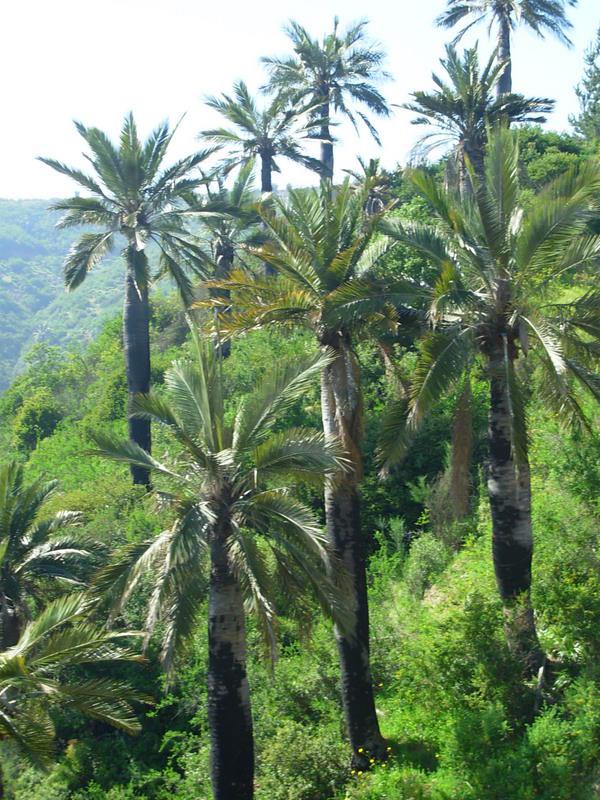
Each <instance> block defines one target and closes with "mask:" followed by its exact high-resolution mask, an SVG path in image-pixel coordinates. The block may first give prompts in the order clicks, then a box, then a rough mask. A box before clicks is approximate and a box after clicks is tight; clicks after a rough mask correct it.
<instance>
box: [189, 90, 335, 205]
mask: <svg viewBox="0 0 600 800" xmlns="http://www.w3.org/2000/svg"><path fill="white" fill-rule="evenodd" d="M207 104H208V105H209V106H210V107H211V108H213V109H215V111H218V112H219V113H220V114H221V115H222V116H223V117H224V118H225V119H226V120H227V122H228V123H229V124H231V125H233V126H234V129H233V130H231V129H228V128H213V129H211V130H206V131H202V133H201V136H202V138H203V139H206V140H207V141H209V142H211V143H212V144H214V145H216V146H217V147H219V148H220V149H225V150H226V151H227V153H228V155H227V158H226V159H225V161H224V162H223V167H224V169H225V172H229V170H231V169H233V168H234V167H236V166H240V165H242V164H245V163H246V162H248V161H253V162H254V161H255V160H256V159H260V163H261V186H260V188H261V192H263V193H264V192H272V191H273V183H272V175H273V172H280V171H281V170H280V167H279V164H278V159H279V158H287V159H289V160H290V161H293V162H294V163H296V164H302V166H304V167H307V168H308V169H311V170H314V171H316V172H319V171H320V169H321V162H320V161H318V160H317V159H315V158H311V157H310V156H307V155H306V154H305V153H304V152H303V151H302V149H301V146H300V142H301V141H302V140H303V139H310V138H311V137H313V136H314V133H315V127H316V125H317V124H318V122H316V121H315V120H314V119H311V118H310V115H309V110H308V109H303V108H298V107H296V106H294V107H290V106H289V105H288V104H287V102H286V101H285V100H284V98H283V97H282V96H279V95H278V96H277V97H275V98H274V99H273V100H272V101H271V102H270V103H269V104H268V105H267V106H266V107H265V108H263V109H259V108H258V107H257V105H256V101H255V100H254V98H253V97H252V96H251V95H250V92H249V91H248V87H247V86H246V84H245V83H244V82H243V81H240V82H239V83H236V84H235V85H234V87H233V97H232V96H231V95H227V94H223V95H222V96H221V97H209V98H208V100H207Z"/></svg>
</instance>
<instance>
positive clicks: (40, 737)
mask: <svg viewBox="0 0 600 800" xmlns="http://www.w3.org/2000/svg"><path fill="white" fill-rule="evenodd" d="M90 610H91V602H90V600H89V598H87V599H86V598H85V597H83V596H82V595H70V596H64V597H60V598H59V599H58V600H55V601H54V602H53V603H51V604H50V605H48V606H47V608H46V609H44V611H42V613H41V614H40V615H39V616H38V617H37V619H35V620H34V621H33V622H30V623H29V624H28V625H27V627H26V628H25V629H24V630H23V632H22V634H21V637H20V638H19V641H18V642H17V643H16V644H15V646H14V647H11V648H9V649H5V650H2V651H1V652H0V739H8V740H11V741H13V742H15V743H16V744H17V745H18V746H19V747H20V748H21V749H22V750H23V751H24V752H25V754H27V755H28V756H30V757H31V758H32V759H33V760H34V761H35V762H37V763H38V764H41V765H42V766H47V765H49V764H50V763H51V756H52V752H53V748H54V738H55V730H54V723H53V721H52V718H51V716H50V714H49V712H50V711H51V710H53V709H57V710H58V709H60V710H61V711H69V710H71V709H72V710H75V711H79V712H80V713H82V714H85V715H86V716H88V717H92V718H93V719H97V720H100V721H101V722H104V723H106V724H108V725H112V726H114V727H116V728H120V729H121V730H124V731H126V732H127V733H131V734H135V733H138V732H139V730H140V724H139V722H138V721H137V719H136V717H135V715H134V712H133V709H132V708H131V701H133V700H138V701H141V702H145V701H147V698H146V697H145V696H144V695H142V694H141V693H139V692H136V691H135V690H134V689H132V687H131V686H129V685H128V684H127V683H125V682H123V681H118V680H113V679H111V678H102V677H87V678H86V677H85V676H84V675H82V673H81V667H82V666H84V667H85V666H95V665H111V664H116V663H120V662H124V661H140V660H141V656H140V655H138V653H136V651H135V650H134V649H132V648H131V646H130V644H128V642H130V641H131V640H132V638H135V637H136V636H139V634H136V633H133V632H132V631H119V632H118V633H115V632H111V631H108V630H106V628H104V627H102V626H100V625H96V624H93V623H90V622H89V620H88V615H89V613H90ZM78 668H79V669H78Z"/></svg>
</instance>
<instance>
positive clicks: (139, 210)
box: [40, 114, 208, 303]
mask: <svg viewBox="0 0 600 800" xmlns="http://www.w3.org/2000/svg"><path fill="white" fill-rule="evenodd" d="M75 127H76V128H77V130H78V132H79V134H80V135H81V137H82V138H83V139H84V141H85V143H86V145H87V146H88V148H89V150H90V153H91V155H86V159H87V160H88V161H89V163H90V164H91V166H92V168H93V174H92V175H88V174H86V173H84V172H82V171H80V170H78V169H75V168H72V167H68V166H67V165H66V164H63V163H61V162H60V161H56V160H54V159H51V158H40V161H43V162H44V164H47V165H48V166H49V167H52V169H55V170H56V171H57V172H60V173H61V174H63V175H66V176H67V177H69V178H71V179H72V180H74V181H75V182H76V183H77V184H79V186H81V187H82V188H83V189H85V190H86V192H88V193H89V195H90V196H85V197H81V196H79V195H76V196H74V197H70V198H68V199H66V200H59V201H58V202H56V203H53V204H52V206H51V208H52V209H53V210H55V211H64V212H65V214H64V216H63V218H62V219H61V220H60V222H59V227H62V228H67V227H68V228H72V227H77V226H80V225H85V226H93V227H96V228H101V230H100V231H99V232H98V233H84V234H82V235H81V237H80V238H79V239H78V240H77V242H76V243H75V244H74V245H73V248H72V249H71V252H70V253H69V255H68V256H67V259H66V261H65V284H66V286H67V288H68V289H75V288H76V287H77V286H79V285H80V284H81V283H82V282H83V281H84V280H85V278H86V276H87V274H88V273H89V272H90V271H91V270H92V269H93V268H94V267H95V266H96V264H97V263H98V262H99V261H100V260H101V259H102V258H103V257H104V256H105V255H107V254H108V253H109V252H110V251H111V250H112V248H113V247H114V245H115V244H116V242H117V235H118V234H121V236H122V237H123V238H124V239H125V240H126V245H127V251H126V252H127V253H128V254H129V255H128V256H127V257H128V258H130V257H131V258H132V259H133V262H134V271H135V280H136V281H137V283H138V285H139V286H140V287H141V286H146V285H147V284H148V282H149V280H150V272H149V264H148V259H147V255H146V251H147V247H148V245H149V244H150V243H153V244H155V245H157V246H158V249H159V253H160V268H159V271H158V274H159V275H163V274H168V275H170V277H171V278H172V279H173V280H174V281H175V283H176V285H177V287H178V289H179V291H180V293H181V295H182V297H183V299H184V300H185V301H186V303H189V302H190V301H191V299H192V289H191V282H190V278H189V277H188V275H186V272H185V270H184V268H183V267H184V266H186V267H189V268H190V269H191V270H192V271H196V272H198V271H199V272H200V273H202V270H201V264H199V262H198V258H197V253H196V251H195V249H194V242H193V240H192V239H191V237H190V236H189V234H188V233H187V231H186V228H185V205H186V204H185V201H186V199H187V196H188V195H189V193H190V192H191V191H193V190H194V189H196V188H197V187H198V186H200V185H201V184H202V183H203V180H204V179H203V178H202V177H200V176H196V177H192V173H193V171H194V169H195V168H196V167H198V166H199V165H200V164H201V163H202V162H203V161H204V160H205V159H206V157H207V156H208V151H203V152H199V153H195V154H194V155H191V156H188V157H187V158H184V159H181V160H180V161H178V162H176V163H175V164H172V165H171V166H168V167H165V166H164V160H165V158H166V155H167V150H168V148H169V145H170V144H171V140H172V138H173V134H174V133H175V131H174V130H170V128H169V125H168V123H166V122H164V123H162V124H161V125H160V126H159V127H158V128H156V130H155V131H153V133H151V134H150V136H149V137H148V138H147V140H146V141H145V142H142V141H141V140H140V138H139V135H138V131H137V127H136V124H135V120H134V118H133V115H132V114H128V115H127V116H126V117H125V120H124V122H123V127H122V130H121V137H120V140H119V144H118V145H115V144H113V142H111V140H110V139H109V137H108V136H107V135H106V134H105V133H104V132H103V131H101V130H100V129H99V128H87V127H85V126H84V125H82V124H81V123H80V122H76V123H75Z"/></svg>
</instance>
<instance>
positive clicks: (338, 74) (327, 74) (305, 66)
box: [262, 17, 390, 179]
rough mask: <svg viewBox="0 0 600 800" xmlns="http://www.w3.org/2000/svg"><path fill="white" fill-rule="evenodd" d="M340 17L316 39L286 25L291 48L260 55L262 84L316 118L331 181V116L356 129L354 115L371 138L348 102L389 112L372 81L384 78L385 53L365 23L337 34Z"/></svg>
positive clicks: (326, 174)
mask: <svg viewBox="0 0 600 800" xmlns="http://www.w3.org/2000/svg"><path fill="white" fill-rule="evenodd" d="M338 25H339V21H338V19H337V17H336V18H335V19H334V22H333V31H332V32H331V33H330V34H328V35H326V36H324V37H323V40H322V41H321V42H320V41H319V40H318V39H313V38H312V37H311V35H310V34H309V33H308V31H307V30H306V29H305V28H303V27H302V26H301V25H299V24H298V23H297V22H294V21H292V22H290V23H289V25H287V27H286V33H287V35H288V36H289V38H290V40H291V42H292V46H293V49H294V55H293V56H289V57H287V58H263V59H262V61H263V63H264V64H266V66H267V69H268V70H269V73H270V82H269V85H268V87H267V88H269V89H270V90H272V91H274V92H276V93H277V94H279V95H281V96H282V97H283V98H284V100H287V101H289V102H290V103H291V104H293V105H296V104H298V103H301V104H304V105H306V104H308V105H309V106H310V107H311V108H312V109H314V110H313V112H312V113H313V116H314V118H315V119H319V120H320V125H319V128H320V137H319V138H320V139H321V163H322V165H323V166H322V174H323V176H324V177H326V178H329V179H333V139H332V136H331V130H330V126H331V124H332V115H333V114H334V113H335V112H339V113H340V114H342V115H343V116H345V117H347V118H348V119H349V120H350V121H351V122H352V124H353V125H354V126H355V127H356V125H357V120H356V117H358V118H359V119H360V120H362V121H363V122H364V124H365V125H366V126H367V128H368V130H369V131H370V132H371V134H372V136H373V138H374V139H375V141H376V142H377V143H379V136H378V135H377V131H376V129H375V128H374V126H373V124H372V123H371V121H370V120H369V118H368V116H367V114H366V113H364V112H362V111H360V110H358V109H356V110H353V109H352V105H354V104H359V105H362V106H366V108H367V109H368V111H370V112H371V113H373V114H376V115H377V116H382V117H387V116H389V113H390V109H389V106H388V104H387V102H386V100H385V98H384V97H383V95H382V94H381V93H380V92H379V90H378V89H377V86H376V84H377V83H378V82H380V81H381V80H383V79H385V78H387V77H388V75H387V73H386V72H384V71H383V70H382V68H381V65H382V62H383V60H384V53H383V51H382V50H380V49H379V48H378V47H376V46H375V45H373V44H372V43H370V42H368V41H367V39H366V33H365V28H366V25H367V22H366V21H364V20H363V21H362V22H358V23H357V24H356V25H352V26H351V27H350V28H348V30H347V31H346V32H345V33H343V34H340V33H338Z"/></svg>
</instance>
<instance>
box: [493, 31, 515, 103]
mask: <svg viewBox="0 0 600 800" xmlns="http://www.w3.org/2000/svg"><path fill="white" fill-rule="evenodd" d="M498 59H499V60H500V61H501V62H503V61H505V62H506V66H505V68H504V70H503V72H502V74H501V75H500V78H499V80H498V89H497V91H498V97H501V96H502V95H503V94H510V92H512V56H511V52H510V20H509V19H508V17H502V18H501V19H500V30H499V32H498Z"/></svg>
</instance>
